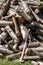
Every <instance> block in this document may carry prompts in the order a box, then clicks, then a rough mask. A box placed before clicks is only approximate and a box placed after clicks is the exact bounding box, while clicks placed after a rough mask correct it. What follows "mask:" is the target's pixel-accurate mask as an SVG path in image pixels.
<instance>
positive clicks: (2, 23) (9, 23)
mask: <svg viewBox="0 0 43 65" xmlns="http://www.w3.org/2000/svg"><path fill="white" fill-rule="evenodd" d="M12 24H13V23H12V21H5V20H0V26H6V25H12Z"/></svg>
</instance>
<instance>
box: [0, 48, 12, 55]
mask: <svg viewBox="0 0 43 65" xmlns="http://www.w3.org/2000/svg"><path fill="white" fill-rule="evenodd" d="M0 53H3V54H13V51H11V50H8V49H6V48H0Z"/></svg>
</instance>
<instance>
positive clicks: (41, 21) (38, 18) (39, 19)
mask: <svg viewBox="0 0 43 65" xmlns="http://www.w3.org/2000/svg"><path fill="white" fill-rule="evenodd" d="M30 10H31V12H32V14H33V15H34V17H35V19H36V20H37V21H38V22H40V23H42V24H43V20H42V19H41V18H40V17H38V15H36V14H35V12H34V11H33V10H32V8H31V7H30Z"/></svg>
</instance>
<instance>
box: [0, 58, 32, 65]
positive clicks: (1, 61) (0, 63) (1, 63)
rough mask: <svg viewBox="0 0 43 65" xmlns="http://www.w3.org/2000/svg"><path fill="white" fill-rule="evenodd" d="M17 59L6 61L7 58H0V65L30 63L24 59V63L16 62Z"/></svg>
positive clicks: (28, 64)
mask: <svg viewBox="0 0 43 65" xmlns="http://www.w3.org/2000/svg"><path fill="white" fill-rule="evenodd" d="M17 61H18V60H17V59H16V60H12V61H8V60H7V59H0V65H32V64H31V62H30V61H25V62H24V63H18V62H17Z"/></svg>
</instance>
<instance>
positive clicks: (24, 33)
mask: <svg viewBox="0 0 43 65" xmlns="http://www.w3.org/2000/svg"><path fill="white" fill-rule="evenodd" d="M20 30H21V34H22V37H23V40H25V39H26V35H27V28H26V27H25V26H23V24H20Z"/></svg>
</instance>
